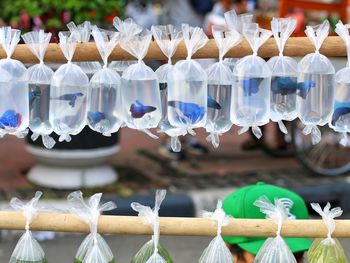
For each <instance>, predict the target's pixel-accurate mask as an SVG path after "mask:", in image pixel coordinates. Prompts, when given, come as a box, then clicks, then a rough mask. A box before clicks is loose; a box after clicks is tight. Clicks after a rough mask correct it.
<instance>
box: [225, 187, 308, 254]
mask: <svg viewBox="0 0 350 263" xmlns="http://www.w3.org/2000/svg"><path fill="white" fill-rule="evenodd" d="M264 195H265V196H267V198H268V199H270V201H271V202H274V199H275V198H289V199H290V200H292V201H293V203H294V205H293V207H292V209H291V211H290V212H291V213H292V214H293V215H294V216H295V217H296V219H308V218H309V213H308V211H307V208H306V204H305V202H304V200H303V199H302V198H301V197H300V196H299V195H298V194H296V193H294V192H292V191H290V190H287V189H285V188H281V187H277V186H274V185H269V184H265V183H262V182H259V183H257V184H255V185H248V186H245V187H242V188H240V189H238V190H237V191H234V192H233V193H232V194H230V195H229V196H227V197H226V198H225V200H224V201H223V205H222V207H223V209H224V211H225V212H226V214H228V215H231V216H232V217H234V218H254V219H259V218H261V219H263V218H266V215H265V214H263V213H261V212H260V209H259V208H258V207H257V206H255V205H254V202H255V201H256V200H257V199H259V198H260V197H261V196H264ZM223 238H224V240H225V242H226V243H229V244H231V245H238V246H239V247H240V248H242V249H243V250H245V251H247V252H249V253H251V254H254V255H256V254H257V253H258V252H259V250H260V248H261V246H262V245H263V243H264V242H265V240H266V238H261V237H259V238H254V237H233V236H224V237H223ZM284 240H285V241H286V243H287V244H288V246H289V248H290V249H291V251H292V252H293V253H297V252H303V251H306V250H308V249H309V247H310V246H311V240H310V239H308V238H285V239H284Z"/></svg>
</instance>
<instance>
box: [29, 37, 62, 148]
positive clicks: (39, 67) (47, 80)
mask: <svg viewBox="0 0 350 263" xmlns="http://www.w3.org/2000/svg"><path fill="white" fill-rule="evenodd" d="M22 38H23V40H24V43H26V44H27V45H28V47H29V49H30V51H31V52H32V53H33V54H34V55H35V56H36V57H37V58H38V59H39V62H40V63H39V64H36V65H33V66H31V67H30V68H28V87H29V128H30V130H31V131H32V132H33V134H32V136H31V139H32V140H33V141H35V140H36V139H38V137H39V136H41V138H42V141H43V145H44V146H45V147H46V148H48V149H51V148H52V147H53V146H54V145H55V143H56V142H55V140H54V139H53V138H52V137H50V134H51V133H52V131H53V130H52V128H51V125H50V120H49V112H50V109H49V105H50V85H51V78H52V75H53V70H52V69H51V68H50V67H48V66H46V65H45V64H44V56H45V52H46V49H47V46H48V45H49V42H50V39H51V33H45V32H44V30H40V31H32V32H28V33H25V34H24V35H23V36H22Z"/></svg>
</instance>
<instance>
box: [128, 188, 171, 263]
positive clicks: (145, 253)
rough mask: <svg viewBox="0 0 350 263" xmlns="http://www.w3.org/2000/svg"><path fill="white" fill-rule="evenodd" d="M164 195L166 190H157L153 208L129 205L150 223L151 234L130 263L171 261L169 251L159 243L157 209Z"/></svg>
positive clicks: (163, 262) (162, 262) (165, 262)
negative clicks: (150, 237) (149, 238)
mask: <svg viewBox="0 0 350 263" xmlns="http://www.w3.org/2000/svg"><path fill="white" fill-rule="evenodd" d="M165 195H166V190H157V192H156V200H155V205H154V208H153V209H151V208H150V207H149V206H143V205H141V204H139V203H135V202H134V203H132V204H131V207H132V209H134V210H135V211H136V212H138V215H139V216H140V217H142V218H143V219H144V221H145V224H147V225H150V226H151V228H152V230H153V236H152V239H151V240H150V241H148V242H147V243H146V244H144V245H143V246H142V247H141V249H140V250H139V251H138V252H137V253H136V255H135V256H134V258H133V259H132V260H131V263H173V260H172V259H171V257H170V255H169V252H168V251H167V250H166V249H165V248H164V247H163V246H162V245H160V244H159V236H160V229H159V209H160V205H161V204H162V202H163V200H164V198H165Z"/></svg>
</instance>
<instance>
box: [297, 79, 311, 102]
mask: <svg viewBox="0 0 350 263" xmlns="http://www.w3.org/2000/svg"><path fill="white" fill-rule="evenodd" d="M314 87H316V82H315V81H313V80H306V81H304V82H298V86H297V90H298V96H300V97H302V98H303V99H305V98H306V96H307V94H309V92H310V90H311V88H314Z"/></svg>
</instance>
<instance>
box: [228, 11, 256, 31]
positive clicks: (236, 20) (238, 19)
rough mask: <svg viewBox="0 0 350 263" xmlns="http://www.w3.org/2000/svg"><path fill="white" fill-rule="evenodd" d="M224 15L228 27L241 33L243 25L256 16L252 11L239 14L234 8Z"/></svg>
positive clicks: (250, 21)
mask: <svg viewBox="0 0 350 263" xmlns="http://www.w3.org/2000/svg"><path fill="white" fill-rule="evenodd" d="M224 16H225V21H226V26H227V28H228V29H229V30H235V31H237V32H239V33H241V34H242V33H243V25H247V24H250V23H252V22H253V18H254V16H253V14H250V13H244V14H240V15H237V13H236V11H235V10H234V9H232V10H230V11H227V12H226V13H225V14H224Z"/></svg>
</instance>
